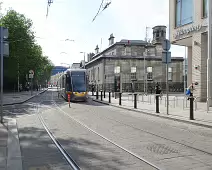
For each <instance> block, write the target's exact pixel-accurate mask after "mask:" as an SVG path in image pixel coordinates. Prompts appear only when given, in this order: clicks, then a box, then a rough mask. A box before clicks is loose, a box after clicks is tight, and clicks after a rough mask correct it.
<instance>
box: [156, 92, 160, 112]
mask: <svg viewBox="0 0 212 170" xmlns="http://www.w3.org/2000/svg"><path fill="white" fill-rule="evenodd" d="M156 113H160V112H159V95H158V94H156Z"/></svg>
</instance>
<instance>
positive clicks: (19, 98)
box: [3, 89, 46, 105]
mask: <svg viewBox="0 0 212 170" xmlns="http://www.w3.org/2000/svg"><path fill="white" fill-rule="evenodd" d="M45 90H46V89H42V90H41V91H33V92H32V93H31V91H22V92H14V93H5V94H4V95H3V105H14V104H21V103H24V102H26V101H28V100H30V99H31V98H33V97H35V96H36V95H37V94H39V93H40V92H43V91H45Z"/></svg>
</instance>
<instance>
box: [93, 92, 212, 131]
mask: <svg viewBox="0 0 212 170" xmlns="http://www.w3.org/2000/svg"><path fill="white" fill-rule="evenodd" d="M90 98H92V99H93V100H94V101H97V102H100V103H104V104H107V105H111V106H115V107H119V108H123V109H127V110H131V111H136V112H140V113H144V114H148V115H152V116H157V117H162V118H166V119H172V120H175V121H181V122H186V123H190V124H194V125H198V126H204V127H208V128H212V109H211V108H209V110H208V111H207V103H203V102H194V120H190V108H189V107H190V103H189V100H187V98H186V97H185V96H183V95H180V94H177V95H170V96H169V113H168V114H167V107H166V105H167V101H166V96H163V97H162V98H160V99H159V103H160V105H159V110H160V113H156V103H155V96H154V95H147V96H146V95H138V99H137V100H138V101H137V108H136V109H135V108H134V96H133V95H131V94H128V93H124V94H123V95H122V102H121V105H119V98H116V99H115V98H114V97H112V94H111V103H109V94H108V93H106V96H105V98H104V97H103V100H102V101H101V96H100V95H99V98H98V100H97V99H96V96H92V95H91V93H90Z"/></svg>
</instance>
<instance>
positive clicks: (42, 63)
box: [1, 10, 53, 88]
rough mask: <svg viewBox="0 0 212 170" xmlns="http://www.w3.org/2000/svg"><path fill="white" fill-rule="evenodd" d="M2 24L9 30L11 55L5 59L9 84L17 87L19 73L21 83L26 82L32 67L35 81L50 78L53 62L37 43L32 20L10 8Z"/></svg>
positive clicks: (39, 81)
mask: <svg viewBox="0 0 212 170" xmlns="http://www.w3.org/2000/svg"><path fill="white" fill-rule="evenodd" d="M1 25H2V26H4V27H6V28H8V30H9V37H8V40H9V45H10V46H9V47H10V56H9V57H8V58H5V60H4V68H5V69H4V76H5V77H4V80H5V79H6V83H7V86H8V85H9V86H8V87H10V88H11V87H14V85H15V86H16V88H17V77H18V73H19V79H20V83H22V84H24V83H25V82H26V81H27V80H26V74H28V72H29V70H31V69H32V70H34V72H35V76H34V81H35V82H38V83H39V84H43V83H45V81H46V80H49V79H50V76H51V70H52V68H53V64H52V62H51V61H50V60H49V59H48V57H46V56H43V53H42V48H41V46H40V45H38V44H36V41H35V35H34V32H33V30H32V26H33V23H32V21H31V20H30V19H27V18H26V17H25V16H24V15H23V14H19V13H18V12H16V11H15V10H9V11H8V12H7V13H6V15H5V16H3V17H2V18H1Z"/></svg>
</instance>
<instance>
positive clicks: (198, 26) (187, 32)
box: [174, 25, 202, 39]
mask: <svg viewBox="0 0 212 170" xmlns="http://www.w3.org/2000/svg"><path fill="white" fill-rule="evenodd" d="M201 28H202V25H196V26H194V25H193V26H191V27H189V28H186V29H181V30H178V31H177V33H176V34H175V35H174V38H175V39H177V38H179V37H180V36H182V35H185V34H186V35H187V34H189V33H191V32H195V31H199V30H200V29H201Z"/></svg>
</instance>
